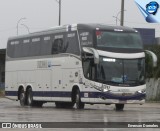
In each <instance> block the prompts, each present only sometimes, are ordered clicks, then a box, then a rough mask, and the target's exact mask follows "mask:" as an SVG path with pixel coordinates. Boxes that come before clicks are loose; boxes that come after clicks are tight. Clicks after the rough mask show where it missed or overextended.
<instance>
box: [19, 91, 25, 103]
mask: <svg viewBox="0 0 160 131" xmlns="http://www.w3.org/2000/svg"><path fill="white" fill-rule="evenodd" d="M19 101H20V105H21V106H25V105H26V97H25V93H24V90H21V91H20V95H19Z"/></svg>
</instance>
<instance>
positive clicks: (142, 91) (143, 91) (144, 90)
mask: <svg viewBox="0 0 160 131" xmlns="http://www.w3.org/2000/svg"><path fill="white" fill-rule="evenodd" d="M137 92H138V93H143V94H145V93H146V89H142V90H140V91H137Z"/></svg>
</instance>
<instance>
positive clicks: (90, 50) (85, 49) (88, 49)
mask: <svg viewBox="0 0 160 131" xmlns="http://www.w3.org/2000/svg"><path fill="white" fill-rule="evenodd" d="M83 51H84V52H87V53H92V54H93V56H94V64H99V54H98V52H97V50H95V49H94V48H90V47H83Z"/></svg>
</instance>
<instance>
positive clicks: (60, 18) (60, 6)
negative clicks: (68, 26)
mask: <svg viewBox="0 0 160 131" xmlns="http://www.w3.org/2000/svg"><path fill="white" fill-rule="evenodd" d="M60 25H61V0H59V26H60Z"/></svg>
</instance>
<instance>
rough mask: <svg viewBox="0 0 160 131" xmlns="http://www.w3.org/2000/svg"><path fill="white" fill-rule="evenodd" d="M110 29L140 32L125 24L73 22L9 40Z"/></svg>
mask: <svg viewBox="0 0 160 131" xmlns="http://www.w3.org/2000/svg"><path fill="white" fill-rule="evenodd" d="M77 29H79V30H81V29H82V30H83V29H85V30H108V31H114V30H123V31H125V32H138V31H137V30H135V29H133V28H130V27H124V26H111V25H107V24H71V25H63V26H56V27H53V28H50V29H48V30H43V31H39V32H34V33H30V34H27V35H20V36H14V37H10V38H9V39H8V40H14V39H21V38H26V37H34V36H38V35H47V34H51V33H58V32H68V31H69V30H71V31H73V30H77Z"/></svg>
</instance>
